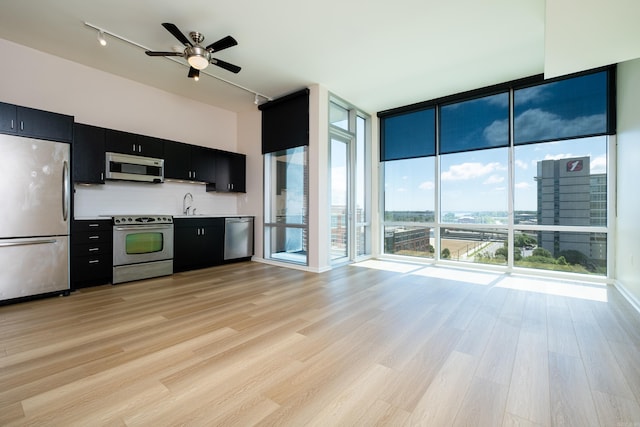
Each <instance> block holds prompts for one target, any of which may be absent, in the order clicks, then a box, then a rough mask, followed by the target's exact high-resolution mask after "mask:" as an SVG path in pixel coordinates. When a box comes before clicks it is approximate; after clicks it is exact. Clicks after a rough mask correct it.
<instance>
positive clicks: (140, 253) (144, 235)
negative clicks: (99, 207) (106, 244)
mask: <svg viewBox="0 0 640 427" xmlns="http://www.w3.org/2000/svg"><path fill="white" fill-rule="evenodd" d="M169 274H173V217H171V216H169V215H117V216H114V217H113V283H114V284H115V283H122V282H129V281H132V280H140V279H147V278H150V277H157V276H166V275H169Z"/></svg>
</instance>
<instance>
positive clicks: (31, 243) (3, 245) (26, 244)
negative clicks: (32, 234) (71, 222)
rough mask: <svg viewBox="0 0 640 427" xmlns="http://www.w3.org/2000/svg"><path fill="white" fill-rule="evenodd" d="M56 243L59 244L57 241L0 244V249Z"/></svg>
mask: <svg viewBox="0 0 640 427" xmlns="http://www.w3.org/2000/svg"><path fill="white" fill-rule="evenodd" d="M56 242H57V240H56V239H46V240H32V241H30V242H3V243H0V247H10V246H29V245H44V244H50V243H56Z"/></svg>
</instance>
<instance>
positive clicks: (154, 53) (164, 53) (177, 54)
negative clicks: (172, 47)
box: [145, 50, 184, 56]
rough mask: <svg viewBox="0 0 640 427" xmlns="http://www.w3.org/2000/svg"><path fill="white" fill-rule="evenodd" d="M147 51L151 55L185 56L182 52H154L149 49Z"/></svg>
mask: <svg viewBox="0 0 640 427" xmlns="http://www.w3.org/2000/svg"><path fill="white" fill-rule="evenodd" d="M145 53H146V54H147V55H149V56H184V54H183V53H182V52H154V51H151V50H147V51H145Z"/></svg>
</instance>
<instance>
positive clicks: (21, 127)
mask: <svg viewBox="0 0 640 427" xmlns="http://www.w3.org/2000/svg"><path fill="white" fill-rule="evenodd" d="M20 130H24V120H20Z"/></svg>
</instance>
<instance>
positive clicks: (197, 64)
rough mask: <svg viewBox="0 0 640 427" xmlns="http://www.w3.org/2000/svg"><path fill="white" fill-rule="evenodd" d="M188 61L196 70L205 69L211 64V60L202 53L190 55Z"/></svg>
mask: <svg viewBox="0 0 640 427" xmlns="http://www.w3.org/2000/svg"><path fill="white" fill-rule="evenodd" d="M187 62H188V63H189V65H191V66H192V67H193V68H195V69H196V70H204V69H205V68H207V66H208V65H209V60H208V59H207V58H205V57H204V56H200V55H193V56H190V57H189V58H187Z"/></svg>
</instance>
